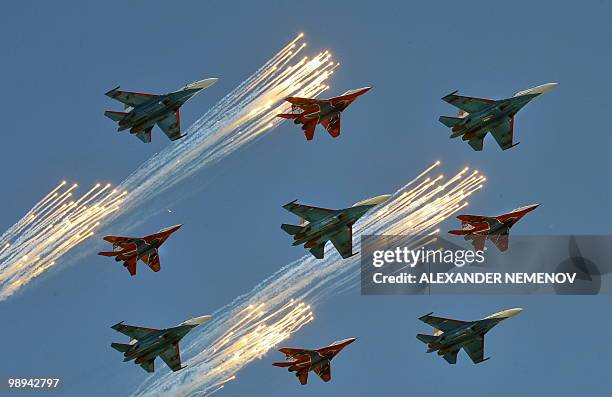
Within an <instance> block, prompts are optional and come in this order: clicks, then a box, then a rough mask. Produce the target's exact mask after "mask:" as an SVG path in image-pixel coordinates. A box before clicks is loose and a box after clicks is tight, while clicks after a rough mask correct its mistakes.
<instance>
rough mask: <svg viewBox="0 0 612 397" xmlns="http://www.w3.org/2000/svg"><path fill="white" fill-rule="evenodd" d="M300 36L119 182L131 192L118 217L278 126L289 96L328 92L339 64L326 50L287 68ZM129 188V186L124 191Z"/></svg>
mask: <svg viewBox="0 0 612 397" xmlns="http://www.w3.org/2000/svg"><path fill="white" fill-rule="evenodd" d="M301 38H302V35H301V34H300V35H299V36H298V37H297V38H296V39H294V40H293V41H292V42H290V43H289V44H288V45H287V46H285V47H284V48H283V49H282V50H281V51H279V52H278V53H277V54H276V55H275V56H273V57H272V58H271V59H270V60H269V61H268V62H266V64H265V65H264V66H262V67H261V68H260V69H259V70H258V71H257V72H256V73H254V74H253V75H252V76H251V77H250V78H248V79H247V80H245V81H244V82H243V83H242V84H240V86H238V87H237V88H236V89H234V91H232V92H231V93H229V94H228V95H226V96H225V98H223V99H222V100H221V101H219V103H217V105H215V106H214V107H213V108H211V109H210V110H209V111H208V112H207V113H206V114H205V115H204V116H203V117H201V118H200V119H199V120H198V121H196V122H195V123H194V124H193V125H192V126H191V127H190V128H189V129H188V130H187V134H188V135H187V137H186V138H183V139H181V140H180V141H178V142H177V143H176V144H175V145H172V146H169V147H168V148H167V149H166V150H164V151H162V152H161V153H159V154H157V155H155V156H153V157H152V158H151V159H149V160H148V161H147V162H146V163H145V164H143V165H142V166H141V167H140V168H138V170H136V171H135V172H134V173H132V175H130V176H129V177H128V178H127V179H126V180H125V181H123V182H122V183H121V188H122V189H124V190H128V191H129V192H130V193H129V195H128V197H127V198H126V205H125V206H124V207H123V209H122V211H120V212H118V213H116V214H115V216H119V215H121V214H122V213H124V212H125V211H128V210H129V209H130V208H131V207H132V206H134V205H140V204H141V203H142V202H143V200H145V199H147V200H149V199H150V198H151V197H154V196H156V195H159V194H160V193H162V192H165V191H167V190H168V189H170V188H171V187H172V186H174V185H176V184H177V183H178V182H180V181H182V180H184V179H186V178H188V177H190V176H191V175H193V174H194V173H195V172H196V171H198V170H200V169H202V168H203V167H206V166H208V165H210V164H213V163H216V162H217V161H219V160H221V159H222V158H224V157H225V156H227V155H228V154H230V153H232V152H234V151H235V150H237V149H239V148H242V147H244V146H245V145H247V144H249V143H251V142H253V141H255V140H256V139H257V138H259V137H261V136H262V135H263V134H264V133H265V132H266V131H268V130H270V129H272V128H274V127H276V126H277V125H278V124H279V123H280V122H282V119H280V118H278V117H276V115H277V114H279V113H282V112H284V111H287V108H288V106H287V104H286V103H284V99H285V98H286V97H288V96H306V97H314V96H317V95H319V94H320V93H321V92H323V91H324V90H326V89H327V88H328V86H327V85H325V82H326V80H327V79H328V78H329V77H330V75H331V74H332V73H333V71H334V69H335V68H336V67H337V66H338V64H335V63H333V62H332V61H331V54H330V53H329V52H328V51H325V52H322V53H319V54H318V55H316V56H315V57H314V58H312V59H308V57H304V58H302V59H301V60H299V61H298V62H296V63H295V64H292V65H289V64H290V63H291V62H292V61H293V60H294V59H295V58H296V57H297V55H298V53H300V52H301V51H302V50H303V49H304V48H305V47H306V44H305V43H301ZM128 187H129V188H128Z"/></svg>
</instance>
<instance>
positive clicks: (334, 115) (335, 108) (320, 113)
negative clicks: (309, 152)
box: [277, 87, 372, 141]
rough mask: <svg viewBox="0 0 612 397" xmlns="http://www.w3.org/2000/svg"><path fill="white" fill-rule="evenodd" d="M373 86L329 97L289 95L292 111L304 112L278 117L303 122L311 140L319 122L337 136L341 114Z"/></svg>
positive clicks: (305, 131)
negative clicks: (316, 97) (317, 97)
mask: <svg viewBox="0 0 612 397" xmlns="http://www.w3.org/2000/svg"><path fill="white" fill-rule="evenodd" d="M371 88H372V87H364V88H359V89H356V90H349V91H347V92H345V93H344V94H342V95H340V96H337V97H334V98H329V99H315V98H298V97H289V98H287V99H286V101H287V102H289V103H291V111H293V112H294V111H296V110H298V109H299V110H302V112H301V113H282V114H279V115H277V117H282V118H284V119H293V122H294V123H295V124H302V130H303V131H304V134H305V135H306V139H307V140H309V141H310V140H312V138H314V133H315V128H316V127H317V124H319V123H320V124H321V125H323V127H324V128H325V129H326V130H327V132H329V135H331V136H332V137H334V138H336V137H337V136H338V135H340V114H341V113H342V112H343V111H344V109H346V108H347V107H348V106H349V105H350V104H351V103H353V102H354V101H355V100H356V99H357V98H359V97H360V96H361V95H363V94H365V93H366V92H368V91H370V89H371Z"/></svg>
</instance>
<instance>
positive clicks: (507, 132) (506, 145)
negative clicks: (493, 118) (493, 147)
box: [491, 117, 518, 150]
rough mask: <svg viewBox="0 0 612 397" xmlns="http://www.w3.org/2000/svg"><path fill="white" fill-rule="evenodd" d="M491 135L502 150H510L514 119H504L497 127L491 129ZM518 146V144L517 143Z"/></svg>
mask: <svg viewBox="0 0 612 397" xmlns="http://www.w3.org/2000/svg"><path fill="white" fill-rule="evenodd" d="M491 135H493V138H495V140H496V141H497V144H498V145H499V147H500V148H502V150H506V149H510V148H511V147H512V146H515V145H514V144H512V140H513V139H514V138H513V136H514V117H506V118H505V120H504V121H502V122H501V124H499V125H498V126H497V127H495V128H492V129H491ZM517 145H518V143H517Z"/></svg>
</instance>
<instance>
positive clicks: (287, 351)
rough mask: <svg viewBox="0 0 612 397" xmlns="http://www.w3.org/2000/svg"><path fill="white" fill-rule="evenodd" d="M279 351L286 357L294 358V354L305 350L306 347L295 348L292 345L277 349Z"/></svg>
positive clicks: (296, 354)
mask: <svg viewBox="0 0 612 397" xmlns="http://www.w3.org/2000/svg"><path fill="white" fill-rule="evenodd" d="M278 351H279V352H281V353H283V354H284V355H285V356H286V357H287V358H295V357H296V356H298V355H300V354H302V353H304V352H306V349H296V348H293V347H283V348H282V349H278Z"/></svg>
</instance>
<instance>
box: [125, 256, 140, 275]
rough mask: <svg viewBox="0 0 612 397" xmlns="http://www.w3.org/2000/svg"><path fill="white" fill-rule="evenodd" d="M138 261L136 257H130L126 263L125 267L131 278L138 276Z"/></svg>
mask: <svg viewBox="0 0 612 397" xmlns="http://www.w3.org/2000/svg"><path fill="white" fill-rule="evenodd" d="M137 261H138V259H137V257H136V255H134V256H132V257H130V259H128V260H127V261H125V262H124V266H125V267H126V269H127V270H128V272H130V276H135V275H136V262H137Z"/></svg>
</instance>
